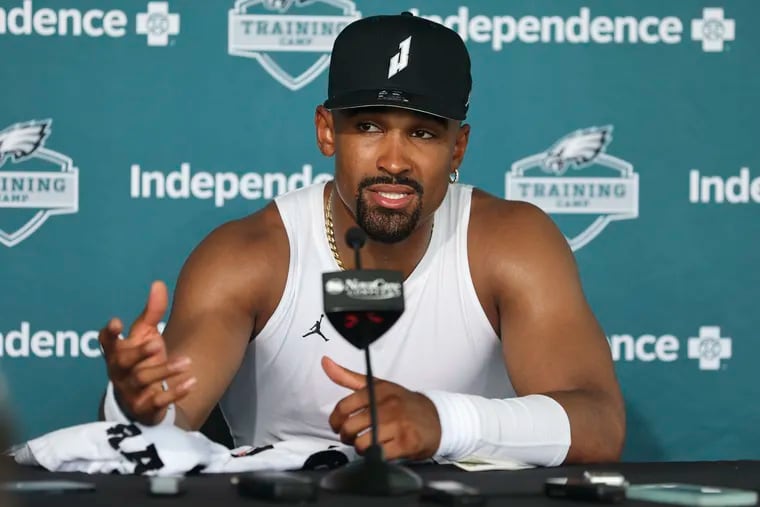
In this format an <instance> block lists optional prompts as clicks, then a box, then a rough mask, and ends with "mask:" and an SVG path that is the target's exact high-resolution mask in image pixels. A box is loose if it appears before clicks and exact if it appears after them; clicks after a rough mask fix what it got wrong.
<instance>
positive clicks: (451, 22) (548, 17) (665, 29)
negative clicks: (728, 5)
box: [409, 6, 736, 53]
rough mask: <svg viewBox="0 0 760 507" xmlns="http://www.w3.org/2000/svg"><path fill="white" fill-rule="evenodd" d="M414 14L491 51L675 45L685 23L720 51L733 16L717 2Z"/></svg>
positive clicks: (707, 47)
mask: <svg viewBox="0 0 760 507" xmlns="http://www.w3.org/2000/svg"><path fill="white" fill-rule="evenodd" d="M409 11H410V12H412V13H413V14H414V15H415V16H421V17H423V18H426V19H429V20H431V21H435V22H437V23H441V24H444V25H446V26H448V27H449V28H451V29H452V30H454V31H456V32H458V33H459V35H460V37H462V39H463V40H464V41H465V42H468V41H471V42H475V43H480V44H483V43H490V45H491V48H492V49H493V50H494V51H501V50H502V49H503V48H504V46H505V45H507V44H512V43H515V42H520V43H523V44H538V43H541V44H616V45H622V44H646V45H652V44H667V45H675V44H681V43H682V42H683V40H684V39H686V40H688V35H685V32H686V31H687V29H686V28H685V27H688V26H689V24H690V25H691V40H692V41H696V42H701V46H702V51H705V52H708V53H716V52H722V51H724V50H725V48H726V46H725V42H728V41H733V40H734V38H735V34H736V26H735V21H734V20H733V19H730V18H726V17H725V12H724V10H723V8H721V7H707V8H705V9H703V11H702V17H701V18H695V19H689V18H686V19H683V18H680V17H677V16H663V17H658V16H643V17H637V16H630V15H626V14H624V13H622V15H618V16H606V15H597V14H596V13H593V14H592V12H591V9H590V8H589V7H580V8H579V10H578V13H577V14H576V15H573V16H559V15H555V14H551V13H544V14H543V15H540V16H536V15H527V16H520V17H514V16H510V15H503V16H491V15H488V16H484V15H482V14H471V13H470V8H469V7H468V6H460V7H459V8H458V9H457V12H456V14H450V15H437V14H430V15H428V14H425V13H423V14H420V10H419V9H417V8H412V9H409Z"/></svg>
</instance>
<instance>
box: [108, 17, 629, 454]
mask: <svg viewBox="0 0 760 507" xmlns="http://www.w3.org/2000/svg"><path fill="white" fill-rule="evenodd" d="M470 88H471V78H470V59H469V55H468V53H467V49H466V47H465V45H464V43H463V42H462V40H461V39H460V38H459V36H458V35H457V34H456V33H455V32H453V31H451V30H449V29H448V28H445V27H444V26H442V25H439V24H436V23H433V22H430V21H427V20H424V19H422V18H416V17H413V16H411V15H409V14H408V13H405V14H402V15H399V16H377V17H372V18H366V19H363V20H359V21H357V22H355V23H353V24H351V25H349V26H348V27H346V28H345V29H344V30H343V32H341V34H340V35H339V36H338V38H337V39H336V41H335V45H334V48H333V53H332V61H331V66H330V74H329V85H328V99H327V101H326V102H325V103H324V105H321V106H319V107H317V109H316V113H315V127H316V138H317V144H318V146H319V149H320V151H321V152H322V153H323V154H324V155H325V156H328V157H334V158H335V179H334V181H333V182H331V183H328V184H326V185H316V186H311V187H308V188H306V189H301V190H297V191H295V192H292V193H290V194H287V195H285V196H282V197H279V198H277V199H276V202H274V203H271V204H269V205H268V206H266V207H265V208H264V209H262V210H260V211H259V212H256V213H254V214H253V215H251V216H248V217H246V218H243V219H241V220H237V221H233V222H230V223H227V224H224V225H222V226H221V227H219V228H218V229H217V230H215V231H213V232H212V233H211V234H210V235H209V236H208V237H207V238H206V239H205V240H204V241H203V242H202V243H201V244H200V245H199V246H198V247H197V248H196V249H195V250H194V251H193V253H192V254H191V255H190V257H189V259H188V260H187V262H186V264H185V266H184V267H183V269H182V272H181V273H180V276H179V280H178V282H177V286H176V291H175V294H174V303H173V307H172V309H171V314H170V318H169V321H168V324H167V327H166V329H165V330H164V332H163V337H162V336H161V335H160V334H159V333H158V331H157V329H156V325H157V323H158V322H159V320H160V319H161V318H162V316H163V314H164V312H165V310H166V308H167V301H168V295H167V289H166V287H165V286H164V285H163V284H162V283H154V285H153V286H152V287H151V290H150V294H149V296H148V301H147V304H146V307H145V310H144V312H143V313H142V315H140V316H139V317H138V318H137V320H136V321H135V323H134V324H133V326H132V328H131V330H130V332H129V336H128V339H126V340H119V339H118V336H119V334H120V333H121V332H122V329H123V327H122V324H121V322H120V321H119V320H118V319H113V320H112V321H111V322H109V323H108V324H107V326H106V327H105V328H104V329H103V330H102V332H101V336H100V339H101V343H102V346H103V349H104V353H105V357H106V361H107V364H108V372H109V376H110V379H111V383H109V390H108V395H107V397H106V404H105V408H106V415H107V416H108V415H109V414H111V415H110V417H111V418H119V417H124V416H125V415H126V417H129V418H131V419H134V420H137V421H140V422H142V423H144V424H158V423H161V422H165V423H166V422H173V423H174V424H176V425H178V426H180V427H182V428H186V429H198V428H199V427H200V426H201V425H202V424H203V423H204V421H205V420H206V418H207V417H208V415H209V413H210V412H211V411H212V409H213V408H214V407H215V406H216V404H217V403H219V404H220V406H221V408H222V411H223V413H224V416H225V419H226V421H227V422H228V424H229V426H230V428H231V432H232V435H233V437H234V439H235V443H236V444H237V445H241V444H250V445H266V444H271V443H275V442H277V441H280V440H286V439H289V438H296V437H304V436H305V437H311V438H315V439H325V440H326V441H335V440H337V439H340V440H341V441H343V442H345V443H347V444H350V445H353V446H355V447H356V449H357V450H358V451H359V452H363V451H364V450H365V449H366V448H367V447H368V446H369V444H370V443H371V435H370V433H369V432H368V431H366V430H367V429H368V428H369V426H370V419H369V411H368V395H367V391H366V389H365V381H364V377H363V375H361V374H360V373H359V372H360V371H361V370H362V369H363V355H362V353H361V352H360V351H358V350H356V349H354V348H353V347H352V346H351V345H350V344H348V343H347V342H346V341H344V340H342V339H341V338H340V337H339V336H338V334H337V333H336V331H335V330H334V329H333V328H332V327H331V326H330V324H329V322H328V321H326V320H322V313H323V309H322V301H321V293H322V292H321V285H320V282H321V274H322V273H323V272H327V271H335V270H336V269H338V268H345V269H351V268H352V267H353V261H352V259H353V257H352V255H351V251H350V249H349V247H348V246H347V245H346V244H344V241H343V240H342V238H344V237H345V232H346V231H347V230H348V229H349V228H351V227H353V226H355V225H359V226H360V227H362V228H363V229H364V230H365V231H366V232H367V234H368V236H369V240H368V242H367V244H366V246H365V247H364V248H363V254H362V255H363V265H364V266H363V267H365V268H378V269H393V270H397V271H400V272H402V273H403V276H404V279H405V282H404V292H405V297H406V311H405V313H404V314H403V315H402V317H401V318H400V320H399V321H398V322H397V323H396V324H395V325H394V326H393V327H392V328H391V330H390V331H389V332H388V333H386V334H385V335H384V336H383V337H381V338H380V339H379V340H378V341H377V342H376V343H375V344H374V345H373V364H374V368H375V373H376V375H377V376H378V377H380V378H381V379H384V380H381V381H380V382H379V383H378V385H377V400H378V417H379V427H378V440H379V442H380V443H381V444H382V446H383V448H384V452H385V456H386V457H387V458H388V459H394V458H412V459H425V458H430V457H444V458H449V459H459V458H463V457H466V456H469V455H477V456H480V457H485V458H510V459H516V460H520V461H524V462H527V463H533V464H538V465H558V464H560V463H563V462H581V461H610V460H616V459H618V458H619V456H620V452H621V448H622V444H623V439H624V433H625V421H624V419H625V416H624V407H623V401H622V397H621V394H620V390H619V387H618V384H617V381H616V378H615V375H614V370H613V367H612V361H611V357H610V351H609V347H608V346H607V343H606V340H605V338H604V334H603V332H602V330H601V329H600V327H599V325H598V324H597V322H596V320H595V318H594V316H593V314H592V312H591V310H590V309H589V307H588V305H587V303H586V301H585V298H584V294H583V292H582V288H581V285H580V282H579V278H578V274H577V272H576V267H575V264H574V259H573V256H572V253H571V251H570V250H569V248H568V245H567V244H566V241H565V239H564V237H563V236H562V234H561V233H560V232H559V231H558V230H557V228H556V227H555V226H554V224H553V222H552V221H551V220H550V219H549V218H548V217H547V216H546V215H545V214H544V213H543V212H541V211H540V210H539V209H537V208H536V207H534V206H531V205H529V204H527V203H521V202H508V201H505V200H502V199H499V198H497V197H494V196H491V195H488V194H486V193H484V192H482V191H478V190H473V189H471V187H469V186H464V185H459V184H456V180H457V178H458V171H459V167H460V165H461V164H462V160H463V158H464V155H465V151H466V148H467V142H468V138H469V133H470V127H469V125H466V124H463V123H461V122H462V120H464V118H465V115H466V112H467V108H468V105H469V94H470Z"/></svg>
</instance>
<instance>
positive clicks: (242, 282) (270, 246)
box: [177, 202, 289, 310]
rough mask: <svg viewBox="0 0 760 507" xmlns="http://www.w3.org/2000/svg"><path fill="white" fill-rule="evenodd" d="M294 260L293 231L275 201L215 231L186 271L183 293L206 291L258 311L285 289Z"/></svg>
mask: <svg viewBox="0 0 760 507" xmlns="http://www.w3.org/2000/svg"><path fill="white" fill-rule="evenodd" d="M288 262H289V245H288V237H287V233H286V231H285V227H284V225H283V222H282V219H281V218H280V213H279V211H278V209H277V206H276V205H275V204H274V202H272V203H270V204H268V205H267V206H266V207H264V208H263V209H261V210H259V211H257V212H256V213H253V214H251V215H249V216H247V217H244V218H241V219H238V220H233V221H230V222H227V223H225V224H222V225H220V226H219V227H217V228H216V229H214V230H213V231H212V232H211V233H209V234H208V235H207V236H206V237H205V238H204V239H203V240H202V241H201V242H200V243H199V244H198V246H197V247H195V249H194V250H193V251H192V253H191V254H190V256H189V257H188V259H187V261H186V262H185V264H184V266H183V267H182V271H181V273H180V277H179V280H178V282H177V292H187V291H191V292H196V291H198V290H203V291H204V292H205V293H206V294H214V295H215V296H216V297H218V298H219V302H220V303H221V302H222V301H223V300H226V299H234V300H235V301H239V302H241V303H244V304H245V306H247V307H248V308H246V309H247V310H255V309H256V308H257V307H260V306H261V303H262V301H264V300H267V299H269V298H270V297H272V296H273V295H272V294H268V291H269V290H271V289H272V288H273V287H274V286H277V285H281V284H277V283H276V282H277V281H279V280H280V279H283V280H284V278H285V277H286V276H287V270H288ZM277 296H278V297H279V294H278V295H277Z"/></svg>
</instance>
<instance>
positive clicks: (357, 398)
mask: <svg viewBox="0 0 760 507" xmlns="http://www.w3.org/2000/svg"><path fill="white" fill-rule="evenodd" d="M396 388H397V386H396V385H395V384H392V383H390V382H379V383H377V384H376V385H375V403H376V404H377V406H380V404H381V403H383V402H384V401H386V400H387V399H388V398H389V397H390V396H391V395H393V394H394V393H395V390H396ZM367 408H369V391H368V390H367V389H360V390H358V391H355V392H353V393H351V394H349V395H348V396H346V397H345V398H343V399H342V400H340V401H339V402H338V403H336V404H335V408H334V409H333V411H332V413H331V414H330V417H329V418H328V422H329V423H330V427H331V428H332V430H333V431H334V432H335V433H337V432H338V431H339V430H340V428H341V427H343V425H344V424H345V421H346V420H347V419H349V418H350V417H352V415H353V414H354V413H355V412H358V411H360V410H363V409H367Z"/></svg>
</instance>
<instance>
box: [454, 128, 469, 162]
mask: <svg viewBox="0 0 760 507" xmlns="http://www.w3.org/2000/svg"><path fill="white" fill-rule="evenodd" d="M457 129H458V130H457V137H456V140H455V141H454V153H453V155H452V157H453V158H452V160H451V169H452V170H453V169H459V166H460V165H462V161H463V160H464V152H465V151H467V143H468V142H469V140H470V126H469V125H468V124H467V123H464V124H462V125H461V126H457Z"/></svg>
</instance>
